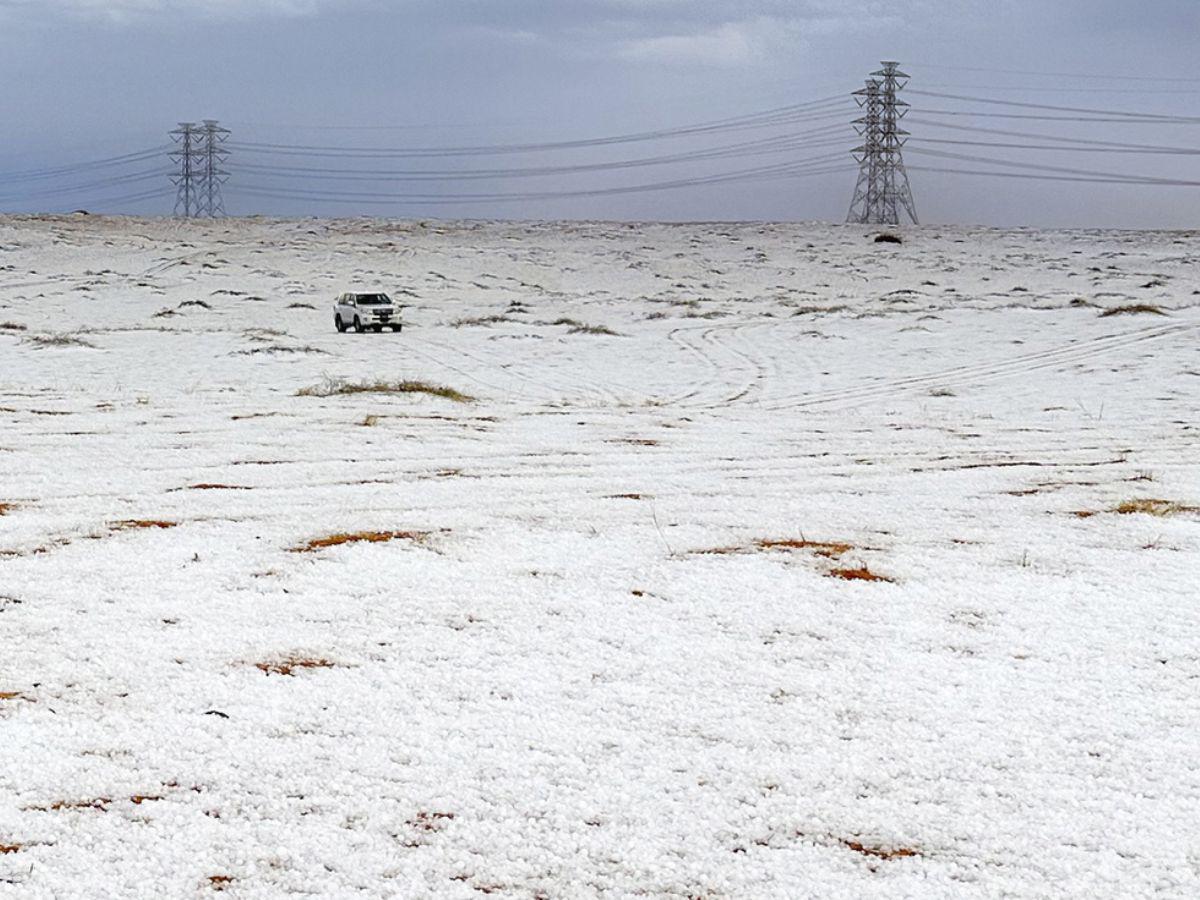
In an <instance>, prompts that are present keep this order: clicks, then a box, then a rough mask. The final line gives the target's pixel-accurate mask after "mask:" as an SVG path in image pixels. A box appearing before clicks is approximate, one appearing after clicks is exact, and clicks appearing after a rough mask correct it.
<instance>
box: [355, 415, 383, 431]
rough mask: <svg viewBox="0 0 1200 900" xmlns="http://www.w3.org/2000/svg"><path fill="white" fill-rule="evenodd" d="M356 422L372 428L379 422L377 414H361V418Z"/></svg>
mask: <svg viewBox="0 0 1200 900" xmlns="http://www.w3.org/2000/svg"><path fill="white" fill-rule="evenodd" d="M358 424H359V425H361V426H362V427H363V428H374V427H375V426H376V425H378V424H379V416H363V420H362V421H361V422H359V423H358Z"/></svg>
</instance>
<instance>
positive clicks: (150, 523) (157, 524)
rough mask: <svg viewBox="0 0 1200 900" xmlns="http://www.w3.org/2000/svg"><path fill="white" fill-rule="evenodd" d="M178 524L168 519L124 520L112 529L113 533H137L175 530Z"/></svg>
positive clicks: (116, 523) (114, 523)
mask: <svg viewBox="0 0 1200 900" xmlns="http://www.w3.org/2000/svg"><path fill="white" fill-rule="evenodd" d="M178 524H179V523H178V522H169V521H167V520H166V519H123V520H121V521H120V522H113V523H112V525H111V526H110V527H111V528H112V530H113V531H137V530H138V529H140V528H174V527H175V526H176V525H178Z"/></svg>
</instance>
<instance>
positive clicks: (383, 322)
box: [333, 294, 404, 332]
mask: <svg viewBox="0 0 1200 900" xmlns="http://www.w3.org/2000/svg"><path fill="white" fill-rule="evenodd" d="M333 325H334V327H335V328H336V329H337V330H338V331H345V330H346V329H347V328H353V329H354V330H355V331H358V332H363V331H366V330H367V329H368V328H372V329H374V330H375V331H383V329H385V328H390V329H392V331H399V330H400V329H402V328H403V327H404V323H403V322H401V321H400V307H399V306H397V305H396V304H395V303H393V302H392V298H391V297H389V296H388V295H387V294H340V295H338V298H337V300H335V301H334V303H333Z"/></svg>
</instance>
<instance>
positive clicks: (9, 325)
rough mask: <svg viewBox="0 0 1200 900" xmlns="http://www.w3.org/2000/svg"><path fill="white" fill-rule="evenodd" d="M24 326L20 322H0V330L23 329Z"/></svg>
mask: <svg viewBox="0 0 1200 900" xmlns="http://www.w3.org/2000/svg"><path fill="white" fill-rule="evenodd" d="M24 330H25V326H24V325H22V324H21V323H20V322H0V331H24Z"/></svg>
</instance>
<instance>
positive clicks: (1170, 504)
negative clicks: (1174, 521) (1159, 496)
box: [1113, 500, 1200, 517]
mask: <svg viewBox="0 0 1200 900" xmlns="http://www.w3.org/2000/svg"><path fill="white" fill-rule="evenodd" d="M1113 512H1115V513H1119V514H1120V515H1123V516H1129V515H1134V514H1136V513H1144V514H1145V515H1148V516H1160V517H1166V516H1176V515H1179V514H1181V513H1195V512H1200V506H1187V505H1185V504H1183V503H1176V502H1174V501H1173V500H1126V501H1125V502H1124V503H1121V504H1118V505H1117V506H1116V507H1114V508H1113Z"/></svg>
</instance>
